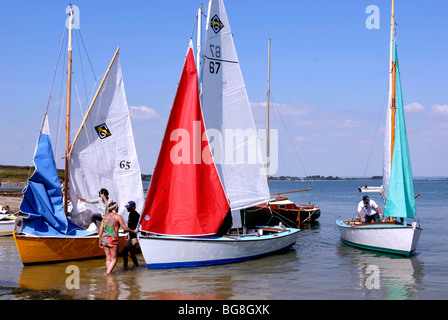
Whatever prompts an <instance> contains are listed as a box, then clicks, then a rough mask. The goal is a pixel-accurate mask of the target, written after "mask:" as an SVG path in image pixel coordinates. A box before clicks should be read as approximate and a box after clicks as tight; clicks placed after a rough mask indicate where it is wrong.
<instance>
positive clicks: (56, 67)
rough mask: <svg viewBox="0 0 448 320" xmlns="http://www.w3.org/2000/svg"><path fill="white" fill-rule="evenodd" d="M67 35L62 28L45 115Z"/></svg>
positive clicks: (65, 30)
mask: <svg viewBox="0 0 448 320" xmlns="http://www.w3.org/2000/svg"><path fill="white" fill-rule="evenodd" d="M66 33H67V28H65V27H64V33H63V34H62V40H61V44H60V46H59V53H58V59H57V61H56V66H55V68H54V73H53V79H52V80H51V86H50V95H49V97H48V101H47V107H46V109H45V113H47V112H48V107H49V106H50V100H51V99H52V97H51V93H52V92H53V85H54V79H55V78H56V73H57V70H58V66H59V59H60V57H61V52H62V45H63V43H64V40H65V34H66Z"/></svg>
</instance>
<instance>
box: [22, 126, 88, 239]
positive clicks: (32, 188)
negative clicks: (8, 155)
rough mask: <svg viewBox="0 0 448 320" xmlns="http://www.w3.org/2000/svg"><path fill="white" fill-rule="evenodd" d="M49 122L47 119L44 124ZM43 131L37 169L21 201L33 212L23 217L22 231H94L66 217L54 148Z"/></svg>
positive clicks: (38, 233)
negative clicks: (81, 226) (87, 229)
mask: <svg viewBox="0 0 448 320" xmlns="http://www.w3.org/2000/svg"><path fill="white" fill-rule="evenodd" d="M45 122H46V119H45V120H44V124H45ZM42 131H44V130H42ZM42 131H41V133H40V135H39V140H38V143H37V148H36V152H35V154H34V165H35V167H36V169H35V171H34V173H33V175H32V176H31V177H30V178H29V179H28V184H27V186H26V187H25V189H24V190H23V199H22V202H21V203H20V211H21V212H24V213H27V214H28V215H29V217H27V218H25V219H23V226H22V232H24V233H28V234H32V235H36V236H82V235H87V234H90V233H91V232H88V231H86V230H84V229H83V228H80V227H79V226H78V225H76V224H75V223H73V222H72V221H71V220H70V219H67V217H66V216H65V213H64V208H63V200H62V190H61V184H60V182H59V178H58V174H57V170H56V164H55V161H54V157H53V151H52V149H51V142H50V136H49V135H48V134H46V133H44V132H42Z"/></svg>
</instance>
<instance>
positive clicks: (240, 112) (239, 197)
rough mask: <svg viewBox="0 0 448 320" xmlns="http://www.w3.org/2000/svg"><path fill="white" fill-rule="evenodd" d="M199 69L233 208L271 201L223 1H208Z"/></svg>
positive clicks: (214, 149)
mask: <svg viewBox="0 0 448 320" xmlns="http://www.w3.org/2000/svg"><path fill="white" fill-rule="evenodd" d="M209 12H210V15H209V27H208V31H207V35H206V44H205V47H206V48H205V56H204V63H203V66H202V110H203V113H204V120H205V126H206V128H207V133H208V135H209V139H210V143H211V149H212V153H213V157H214V160H215V163H216V167H217V169H218V172H219V175H220V177H221V181H222V183H223V186H224V190H225V192H226V195H227V197H228V199H229V202H230V206H231V208H232V210H235V209H239V208H244V207H249V206H251V205H254V204H258V203H262V202H266V201H268V200H269V199H270V193H269V187H268V184H267V179H266V172H265V167H264V165H263V163H262V156H261V147H260V142H259V138H258V135H257V132H256V127H255V123H254V120H253V117H252V112H251V110H250V104H249V98H248V96H247V92H246V86H245V84H244V80H243V76H242V73H241V69H240V65H239V62H238V57H237V54H236V50H235V45H234V42H233V35H232V31H231V30H230V25H229V21H228V19H227V14H226V10H225V7H224V3H223V2H222V0H218V1H211V8H210V9H209Z"/></svg>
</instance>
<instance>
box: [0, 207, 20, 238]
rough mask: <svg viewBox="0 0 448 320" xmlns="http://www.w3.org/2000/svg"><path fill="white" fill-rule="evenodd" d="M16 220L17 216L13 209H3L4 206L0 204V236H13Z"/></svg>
mask: <svg viewBox="0 0 448 320" xmlns="http://www.w3.org/2000/svg"><path fill="white" fill-rule="evenodd" d="M15 221H16V216H14V215H13V214H12V213H11V211H9V210H7V209H3V207H2V206H0V237H4V236H12V232H13V231H14V225H15Z"/></svg>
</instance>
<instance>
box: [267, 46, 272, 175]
mask: <svg viewBox="0 0 448 320" xmlns="http://www.w3.org/2000/svg"><path fill="white" fill-rule="evenodd" d="M270 77H271V39H270V38H269V39H268V90H267V104H266V106H267V121H266V179H268V178H269V98H270V93H271V90H270V86H271V84H270V82H271V80H270Z"/></svg>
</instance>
